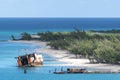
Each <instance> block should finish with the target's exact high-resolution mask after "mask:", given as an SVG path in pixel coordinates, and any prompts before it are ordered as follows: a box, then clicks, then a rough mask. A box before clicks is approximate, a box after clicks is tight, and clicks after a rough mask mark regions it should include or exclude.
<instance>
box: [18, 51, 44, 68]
mask: <svg viewBox="0 0 120 80" xmlns="http://www.w3.org/2000/svg"><path fill="white" fill-rule="evenodd" d="M16 58H17V62H18V66H19V67H22V66H30V67H31V66H41V65H43V57H42V55H41V54H36V53H32V54H26V55H22V56H18V57H16Z"/></svg>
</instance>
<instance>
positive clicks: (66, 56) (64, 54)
mask: <svg viewBox="0 0 120 80" xmlns="http://www.w3.org/2000/svg"><path fill="white" fill-rule="evenodd" d="M14 42H20V43H28V44H35V45H38V46H39V45H42V46H45V47H44V48H42V49H37V50H36V52H38V53H45V54H48V55H51V56H53V57H56V58H57V60H58V61H61V62H65V63H66V64H60V65H51V66H77V67H87V68H95V69H107V70H111V71H120V65H113V64H101V63H100V64H91V63H90V62H89V60H88V59H80V58H79V59H76V57H75V55H73V54H71V53H70V52H68V51H66V50H55V49H52V48H50V46H47V42H41V41H14Z"/></svg>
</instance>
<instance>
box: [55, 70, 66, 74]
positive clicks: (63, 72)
mask: <svg viewBox="0 0 120 80" xmlns="http://www.w3.org/2000/svg"><path fill="white" fill-rule="evenodd" d="M65 73H66V72H65V71H59V72H54V74H65Z"/></svg>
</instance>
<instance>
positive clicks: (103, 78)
mask: <svg viewBox="0 0 120 80" xmlns="http://www.w3.org/2000/svg"><path fill="white" fill-rule="evenodd" d="M43 47H45V46H36V45H32V44H23V43H17V42H0V75H1V76H0V80H120V74H53V72H54V71H55V68H56V69H57V70H58V71H60V70H61V67H62V66H60V65H61V64H66V63H62V62H59V61H56V60H55V58H54V57H52V56H49V55H45V54H44V53H42V54H43V56H44V60H45V61H44V65H43V66H41V67H26V68H24V67H23V68H20V67H17V62H16V59H15V58H14V57H16V56H18V55H22V54H25V53H30V52H32V51H34V50H35V49H38V48H43ZM25 49H28V51H25ZM51 60H52V61H51ZM51 65H59V66H51ZM67 67H70V66H66V67H65V66H63V69H64V70H66V68H67ZM24 69H27V74H24ZM49 71H50V72H49Z"/></svg>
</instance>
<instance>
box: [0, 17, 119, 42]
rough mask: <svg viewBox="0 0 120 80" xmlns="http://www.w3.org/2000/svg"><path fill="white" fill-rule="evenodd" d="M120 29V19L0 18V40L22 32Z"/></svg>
mask: <svg viewBox="0 0 120 80" xmlns="http://www.w3.org/2000/svg"><path fill="white" fill-rule="evenodd" d="M75 28H78V29H81V30H111V29H120V18H0V40H2V39H4V40H6V39H10V38H11V35H15V36H17V37H18V36H20V34H21V33H22V32H29V33H31V34H32V33H37V32H45V31H73V30H75Z"/></svg>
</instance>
